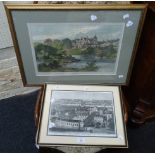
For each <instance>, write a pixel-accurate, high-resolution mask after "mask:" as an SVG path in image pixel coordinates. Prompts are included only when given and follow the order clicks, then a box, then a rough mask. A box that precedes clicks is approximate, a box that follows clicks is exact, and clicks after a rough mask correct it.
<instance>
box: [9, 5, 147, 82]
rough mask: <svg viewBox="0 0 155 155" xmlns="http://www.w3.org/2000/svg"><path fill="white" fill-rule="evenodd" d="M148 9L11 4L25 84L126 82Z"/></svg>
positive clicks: (14, 37) (137, 6)
mask: <svg viewBox="0 0 155 155" xmlns="http://www.w3.org/2000/svg"><path fill="white" fill-rule="evenodd" d="M145 8H146V6H145V5H125V6H123V5H121V6H118V5H113V6H108V5H106V6H104V5H103V6H102V5H100V6H99V5H8V6H6V10H7V13H8V19H9V23H10V28H11V30H12V35H13V39H14V44H15V48H16V52H17V57H18V62H19V66H20V69H21V73H22V77H23V82H24V84H25V85H39V84H43V83H45V82H48V83H61V84H114V85H115V84H126V82H127V80H128V77H129V73H130V70H131V67H132V62H133V59H134V55H135V50H136V46H137V43H138V38H139V35H140V31H141V28H142V25H143V19H144V15H145V11H146V9H145Z"/></svg>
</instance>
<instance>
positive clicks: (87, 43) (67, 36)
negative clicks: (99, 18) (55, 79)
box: [28, 23, 124, 74]
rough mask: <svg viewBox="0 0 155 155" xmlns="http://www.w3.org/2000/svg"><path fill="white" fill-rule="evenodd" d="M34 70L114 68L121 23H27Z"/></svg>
mask: <svg viewBox="0 0 155 155" xmlns="http://www.w3.org/2000/svg"><path fill="white" fill-rule="evenodd" d="M28 29H29V34H30V40H31V44H32V48H33V51H34V54H33V55H34V60H35V62H36V63H35V65H36V67H35V68H36V70H37V72H40V73H41V72H42V73H46V72H48V73H49V72H87V73H89V72H95V73H102V74H112V73H114V72H115V71H116V67H117V66H116V65H117V57H118V55H119V51H120V48H121V42H122V37H123V30H124V24H122V23H29V24H28Z"/></svg>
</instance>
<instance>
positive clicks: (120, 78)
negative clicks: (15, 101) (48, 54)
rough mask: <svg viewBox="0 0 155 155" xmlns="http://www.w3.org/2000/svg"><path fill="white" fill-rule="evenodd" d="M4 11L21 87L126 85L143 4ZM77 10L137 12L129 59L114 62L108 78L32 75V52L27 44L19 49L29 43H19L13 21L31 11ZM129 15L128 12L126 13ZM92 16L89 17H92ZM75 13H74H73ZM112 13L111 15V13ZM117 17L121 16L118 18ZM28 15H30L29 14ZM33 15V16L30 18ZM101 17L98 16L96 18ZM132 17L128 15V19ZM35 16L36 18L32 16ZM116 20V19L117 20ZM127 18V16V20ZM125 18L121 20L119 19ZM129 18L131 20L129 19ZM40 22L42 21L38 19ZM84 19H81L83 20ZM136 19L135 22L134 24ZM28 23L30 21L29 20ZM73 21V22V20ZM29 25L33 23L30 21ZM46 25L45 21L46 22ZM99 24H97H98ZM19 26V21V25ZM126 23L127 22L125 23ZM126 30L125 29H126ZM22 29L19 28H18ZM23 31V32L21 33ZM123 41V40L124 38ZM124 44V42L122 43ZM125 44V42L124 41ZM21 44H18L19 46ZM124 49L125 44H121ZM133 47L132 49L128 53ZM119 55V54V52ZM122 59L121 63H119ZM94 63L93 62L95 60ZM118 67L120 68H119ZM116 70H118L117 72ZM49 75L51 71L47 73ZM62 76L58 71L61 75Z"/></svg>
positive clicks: (12, 7) (29, 7) (29, 6)
mask: <svg viewBox="0 0 155 155" xmlns="http://www.w3.org/2000/svg"><path fill="white" fill-rule="evenodd" d="M5 8H6V12H7V16H8V21H9V25H10V29H11V32H12V38H13V42H14V46H15V51H16V55H17V59H18V64H19V67H20V72H21V76H22V80H23V84H24V86H40V85H42V84H44V83H46V82H48V83H61V84H63V83H65V84H104V85H126V84H128V82H129V77H130V74H131V69H132V65H133V61H134V57H135V54H136V49H137V46H138V40H139V37H140V32H141V30H142V25H143V22H144V18H145V14H146V9H147V5H137V4H136V5H135V4H129V5H88V4H84V5H80V4H76V5H75V4H74V5H64V4H61V5H60V4H54V5H52V4H48V5H46V4H44V5H43V4H24V5H21V4H20V5H17V4H15V5H6V7H5ZM66 10H67V11H68V12H69V11H72V12H74V11H78V12H87V11H90V12H91V11H92V12H93V13H95V12H99V11H115V12H117V11H122V13H123V14H124V15H126V14H128V15H130V14H131V11H132V12H134V11H135V14H136V12H138V11H140V12H139V16H138V17H137V19H135V23H134V24H133V25H136V26H135V27H134V26H133V27H134V33H133V34H135V33H136V34H135V36H133V37H131V38H130V40H133V39H135V41H133V43H132V46H131V47H128V49H130V52H126V54H127V53H130V55H129V56H127V57H125V56H122V58H120V59H118V63H120V64H119V65H118V68H117V69H116V74H114V75H113V74H111V73H109V74H108V76H107V75H106V74H105V75H104V74H103V75H102V73H101V75H100V74H99V75H98V74H96V73H93V74H88V75H87V74H86V75H83V74H82V73H80V74H79V75H77V74H76V73H75V75H72V74H69V75H68V74H65V75H64V74H58V75H57V74H56V75H55V74H54V73H53V74H48V73H47V75H45V76H44V74H43V75H42V74H41V75H40V74H36V72H35V62H34V61H33V59H32V55H33V54H32V51H31V49H30V48H29V49H27V47H28V46H27V45H25V48H23V47H24V46H23V45H24V44H25V43H24V41H25V42H27V44H28V45H29V46H30V43H28V40H29V38H26V36H25V38H26V39H24V40H23V41H22V40H21V38H23V37H21V36H23V34H22V35H21V36H20V34H21V32H22V30H20V26H19V25H20V24H19V25H18V24H17V25H16V22H17V23H19V19H20V18H22V17H20V18H19V16H18V15H19V14H20V16H21V13H22V15H23V18H22V19H24V16H26V15H24V14H25V13H28V12H31V14H33V13H34V14H35V12H39V11H42V14H43V16H44V12H52V11H57V12H59V11H60V12H63V13H64V11H66ZM128 12H129V13H128ZM93 13H92V14H93ZM75 14H76V13H75ZM111 14H113V12H112V13H111ZM123 14H121V16H120V17H122V15H123ZM29 16H31V15H30V14H29ZM34 16H35V15H34ZM100 16H101V15H100ZM131 16H133V15H130V17H131ZM35 17H36V16H35ZM120 17H118V18H120ZM130 17H127V18H129V19H130ZM122 18H125V17H122ZM132 18H133V17H132ZM129 19H128V22H132V21H131V20H129ZM42 20H43V18H42ZM83 20H84V19H83ZM136 20H138V21H137V23H136ZM30 21H31V20H30ZM75 21H76V19H75ZM123 21H124V23H125V24H127V23H126V22H127V21H126V19H123ZM31 22H32V23H33V21H31ZM46 22H48V19H47V21H46ZM59 22H60V21H59ZM99 22H100V21H99ZM21 24H22V22H21ZM129 24H130V23H129ZM24 27H25V30H26V35H27V34H28V32H27V26H26V23H25V26H24ZM126 27H127V26H126ZM22 28H23V26H22ZM24 32H25V31H24ZM131 32H132V31H130V32H128V33H129V34H131ZM124 38H125V37H124ZM128 38H129V36H128ZM125 42H126V41H125ZM126 43H127V42H126ZM21 44H22V45H21ZM124 48H125V45H124ZM132 48H133V50H132ZM25 53H27V54H28V53H29V54H28V55H29V56H28V57H27V56H26V55H27V54H26V55H25ZM120 53H122V52H120ZM123 59H127V61H126V64H127V65H124V64H123V65H122V63H124V60H123ZM120 60H122V61H120ZM95 61H96V60H95ZM36 64H37V63H36ZM119 66H120V67H119ZM121 66H125V67H124V68H121ZM118 70H119V71H118ZM50 73H51V72H50ZM61 73H62V72H61Z"/></svg>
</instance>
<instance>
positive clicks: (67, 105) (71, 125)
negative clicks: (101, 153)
mask: <svg viewBox="0 0 155 155" xmlns="http://www.w3.org/2000/svg"><path fill="white" fill-rule="evenodd" d="M47 134H48V135H64V136H65V135H67V136H96V137H97V136H103V137H116V129H115V113H114V104H113V96H112V92H86V91H84V92H83V91H53V92H52V97H51V105H50V114H49V123H48V133H47Z"/></svg>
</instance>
